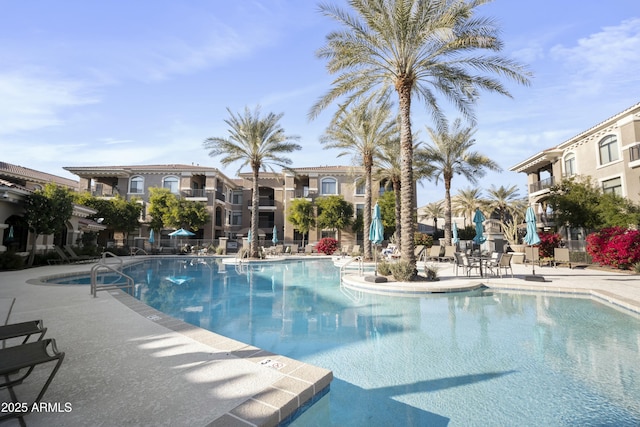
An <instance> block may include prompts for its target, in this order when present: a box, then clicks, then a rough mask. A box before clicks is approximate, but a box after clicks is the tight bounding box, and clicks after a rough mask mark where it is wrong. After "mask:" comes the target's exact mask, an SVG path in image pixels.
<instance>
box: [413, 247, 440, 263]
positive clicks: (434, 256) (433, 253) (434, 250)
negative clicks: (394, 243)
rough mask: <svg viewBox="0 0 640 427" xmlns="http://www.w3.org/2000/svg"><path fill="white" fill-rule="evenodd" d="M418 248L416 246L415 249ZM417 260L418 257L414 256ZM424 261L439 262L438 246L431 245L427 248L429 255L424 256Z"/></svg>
mask: <svg viewBox="0 0 640 427" xmlns="http://www.w3.org/2000/svg"><path fill="white" fill-rule="evenodd" d="M417 248H418V247H417V246H416V249H417ZM417 258H418V256H417V255H416V259H417ZM425 258H426V260H427V261H429V260H432V261H438V260H440V246H438V245H433V246H431V247H430V248H429V253H428V254H427V255H426V257H425Z"/></svg>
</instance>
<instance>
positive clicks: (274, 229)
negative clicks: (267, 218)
mask: <svg viewBox="0 0 640 427" xmlns="http://www.w3.org/2000/svg"><path fill="white" fill-rule="evenodd" d="M271 241H272V242H273V244H274V245H275V244H276V243H278V227H276V226H275V225H274V226H273V237H272V238H271Z"/></svg>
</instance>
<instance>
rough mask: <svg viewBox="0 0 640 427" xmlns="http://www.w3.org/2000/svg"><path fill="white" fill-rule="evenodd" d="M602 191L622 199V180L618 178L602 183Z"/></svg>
mask: <svg viewBox="0 0 640 427" xmlns="http://www.w3.org/2000/svg"><path fill="white" fill-rule="evenodd" d="M602 191H603V192H604V193H610V194H615V195H616V196H620V197H622V179H621V178H620V177H618V178H613V179H608V180H606V181H602Z"/></svg>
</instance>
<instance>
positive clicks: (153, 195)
mask: <svg viewBox="0 0 640 427" xmlns="http://www.w3.org/2000/svg"><path fill="white" fill-rule="evenodd" d="M175 201H176V196H175V195H174V194H173V193H171V190H169V189H168V188H160V187H152V188H149V215H151V221H149V227H151V229H152V230H156V231H159V230H161V229H162V228H164V227H165V224H166V223H167V222H168V217H169V215H170V211H171V206H172V205H173V204H175ZM165 218H166V219H165Z"/></svg>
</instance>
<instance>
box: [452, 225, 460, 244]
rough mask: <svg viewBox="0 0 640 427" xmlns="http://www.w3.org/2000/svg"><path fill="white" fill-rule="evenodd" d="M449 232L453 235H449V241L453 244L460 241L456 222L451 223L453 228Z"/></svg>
mask: <svg viewBox="0 0 640 427" xmlns="http://www.w3.org/2000/svg"><path fill="white" fill-rule="evenodd" d="M451 233H452V234H453V236H452V237H451V242H452V243H453V244H454V245H457V244H458V243H460V238H459V237H458V224H456V223H455V222H454V223H453V229H452V230H451Z"/></svg>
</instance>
